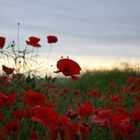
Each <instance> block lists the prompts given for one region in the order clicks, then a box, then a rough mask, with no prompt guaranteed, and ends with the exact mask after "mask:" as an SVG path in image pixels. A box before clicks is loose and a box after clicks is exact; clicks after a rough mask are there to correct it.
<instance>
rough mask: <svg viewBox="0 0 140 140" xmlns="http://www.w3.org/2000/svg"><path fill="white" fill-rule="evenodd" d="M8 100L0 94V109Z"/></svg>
mask: <svg viewBox="0 0 140 140" xmlns="http://www.w3.org/2000/svg"><path fill="white" fill-rule="evenodd" d="M7 99H8V97H7V96H6V95H5V94H3V93H0V107H1V106H3V105H5V101H6V100H7Z"/></svg>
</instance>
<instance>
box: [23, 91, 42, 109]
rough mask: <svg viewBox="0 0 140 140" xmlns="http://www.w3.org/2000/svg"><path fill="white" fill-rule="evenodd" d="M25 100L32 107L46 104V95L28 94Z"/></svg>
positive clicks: (24, 97)
mask: <svg viewBox="0 0 140 140" xmlns="http://www.w3.org/2000/svg"><path fill="white" fill-rule="evenodd" d="M23 99H24V101H25V102H26V103H27V104H28V105H29V106H30V107H34V106H36V105H43V104H45V95H44V94H42V93H39V92H27V93H25V95H24V96H23Z"/></svg>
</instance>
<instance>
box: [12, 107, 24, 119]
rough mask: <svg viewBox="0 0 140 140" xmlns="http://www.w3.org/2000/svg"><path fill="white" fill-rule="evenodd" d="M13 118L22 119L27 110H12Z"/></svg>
mask: <svg viewBox="0 0 140 140" xmlns="http://www.w3.org/2000/svg"><path fill="white" fill-rule="evenodd" d="M10 116H11V117H12V118H15V119H22V118H24V117H25V116H26V114H25V111H24V110H22V109H18V110H14V111H12V113H11V115H10Z"/></svg>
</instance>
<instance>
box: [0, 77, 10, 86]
mask: <svg viewBox="0 0 140 140" xmlns="http://www.w3.org/2000/svg"><path fill="white" fill-rule="evenodd" d="M0 83H1V84H2V85H6V86H7V85H10V79H9V77H8V76H0Z"/></svg>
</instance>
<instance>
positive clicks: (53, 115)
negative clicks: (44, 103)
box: [32, 107, 59, 129]
mask: <svg viewBox="0 0 140 140" xmlns="http://www.w3.org/2000/svg"><path fill="white" fill-rule="evenodd" d="M32 119H33V120H34V121H37V122H38V123H40V124H43V125H45V126H47V127H48V128H49V129H56V128H57V127H58V121H59V115H58V113H57V111H55V110H54V109H52V108H50V107H40V108H37V109H36V110H35V111H34V113H33V117H32Z"/></svg>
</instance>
